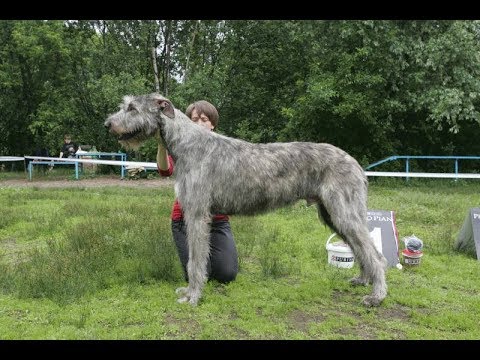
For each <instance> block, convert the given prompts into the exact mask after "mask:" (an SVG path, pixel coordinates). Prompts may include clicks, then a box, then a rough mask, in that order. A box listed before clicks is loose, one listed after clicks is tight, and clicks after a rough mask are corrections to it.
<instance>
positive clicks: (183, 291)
mask: <svg viewBox="0 0 480 360" xmlns="http://www.w3.org/2000/svg"><path fill="white" fill-rule="evenodd" d="M187 293H188V287H179V288H176V289H175V294H177V295H178V296H181V297H184V296H185V295H186V294H187Z"/></svg>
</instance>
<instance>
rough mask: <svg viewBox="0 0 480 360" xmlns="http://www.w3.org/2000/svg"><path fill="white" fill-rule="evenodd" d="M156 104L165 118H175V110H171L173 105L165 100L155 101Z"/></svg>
mask: <svg viewBox="0 0 480 360" xmlns="http://www.w3.org/2000/svg"><path fill="white" fill-rule="evenodd" d="M157 104H158V107H159V108H160V111H161V112H162V113H163V114H164V115H165V116H167V117H169V118H170V119H173V118H174V117H175V110H174V108H173V104H172V103H171V102H170V101H168V100H166V99H162V100H160V99H159V100H157Z"/></svg>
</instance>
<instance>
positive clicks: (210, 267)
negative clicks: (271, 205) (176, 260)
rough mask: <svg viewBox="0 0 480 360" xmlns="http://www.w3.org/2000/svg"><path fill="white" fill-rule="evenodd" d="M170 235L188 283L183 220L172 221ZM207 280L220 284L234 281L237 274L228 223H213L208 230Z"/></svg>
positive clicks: (235, 252)
mask: <svg viewBox="0 0 480 360" xmlns="http://www.w3.org/2000/svg"><path fill="white" fill-rule="evenodd" d="M172 234H173V240H174V241H175V245H176V246H177V251H178V255H179V257H180V262H181V263H182V267H183V271H184V273H185V278H186V280H187V281H188V274H187V263H188V243H187V234H186V226H185V223H184V222H183V220H175V221H172ZM207 271H208V279H209V280H210V279H215V280H217V281H219V282H222V283H227V282H230V281H232V280H235V278H236V276H237V272H238V255H237V248H236V247H235V241H234V239H233V234H232V229H231V228H230V223H229V222H228V221H225V220H223V221H213V222H212V224H211V230H210V257H209V259H208V263H207Z"/></svg>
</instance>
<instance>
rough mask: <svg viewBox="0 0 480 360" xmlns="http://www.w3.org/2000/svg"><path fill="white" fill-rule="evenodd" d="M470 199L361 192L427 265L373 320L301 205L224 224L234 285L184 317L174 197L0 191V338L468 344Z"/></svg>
mask: <svg viewBox="0 0 480 360" xmlns="http://www.w3.org/2000/svg"><path fill="white" fill-rule="evenodd" d="M80 186H81V185H80ZM479 193H480V183H478V182H475V181H458V182H455V181H442V180H435V181H426V180H423V181H420V180H417V179H411V180H410V181H409V182H408V183H406V182H404V181H402V180H389V181H387V180H386V179H384V180H382V181H380V180H375V181H371V183H370V190H369V204H368V205H369V208H370V209H384V210H394V211H395V213H396V220H397V228H398V231H399V236H400V238H402V237H404V236H408V235H412V234H415V235H416V236H417V237H418V238H420V239H422V240H423V242H424V254H425V255H424V256H423V258H422V262H421V265H420V266H419V267H417V268H404V269H403V270H398V269H396V268H390V269H389V270H388V272H387V283H388V286H389V293H388V296H387V298H386V299H385V301H384V303H383V304H382V305H381V306H380V307H378V308H373V309H369V308H365V307H363V306H362V305H361V298H362V297H363V296H364V295H367V294H368V293H369V292H370V290H371V288H370V287H351V286H350V285H349V284H348V279H350V278H351V277H353V276H354V275H355V274H357V273H358V270H359V269H358V265H357V264H355V265H354V267H353V268H352V269H339V268H335V267H332V266H330V265H328V263H327V251H326V249H325V243H326V240H327V238H328V236H329V235H330V234H331V232H330V230H329V229H327V228H326V227H324V226H323V225H320V224H319V221H318V218H317V211H316V207H314V206H311V207H307V206H306V203H305V201H300V202H298V203H297V204H295V205H293V206H291V207H288V208H283V209H279V210H277V211H274V212H271V213H268V214H264V215H260V216H256V217H243V216H232V217H231V224H232V228H233V232H234V235H235V239H236V242H237V248H238V252H239V263H240V272H239V274H238V277H237V279H236V281H234V282H232V283H229V284H226V285H225V284H219V283H216V282H214V281H211V282H209V283H207V285H206V286H205V289H204V295H203V299H202V301H201V303H200V305H199V306H197V307H191V306H190V305H188V304H178V303H176V295H175V293H174V290H175V288H177V287H179V286H185V284H186V283H185V281H184V280H183V276H182V272H181V268H180V264H179V261H178V258H177V254H176V251H175V249H174V245H173V241H172V239H171V229H170V210H171V206H172V203H173V199H174V193H173V189H172V188H158V189H156V188H153V189H152V188H148V189H146V188H140V187H139V188H128V189H127V188H117V187H102V188H82V187H78V188H68V189H67V188H61V189H51V188H46V189H40V188H37V187H35V186H34V185H33V186H32V187H22V188H20V187H10V186H9V187H7V186H2V182H1V181H0V204H2V206H1V207H0V339H478V338H480V326H479V321H478V314H479V313H480V290H479V289H480V262H479V261H477V260H476V258H475V257H473V256H472V255H470V254H463V253H458V252H455V251H454V250H453V244H454V242H455V239H456V236H457V234H458V232H459V230H460V228H461V226H462V224H463V221H464V219H465V216H466V215H467V211H468V210H469V209H470V208H472V207H478V206H480V198H479V197H478V194H479ZM400 246H401V248H402V249H403V242H401V241H400Z"/></svg>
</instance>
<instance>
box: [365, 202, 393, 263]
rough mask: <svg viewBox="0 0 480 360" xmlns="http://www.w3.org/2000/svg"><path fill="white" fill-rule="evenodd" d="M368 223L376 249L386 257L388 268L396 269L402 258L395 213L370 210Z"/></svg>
mask: <svg viewBox="0 0 480 360" xmlns="http://www.w3.org/2000/svg"><path fill="white" fill-rule="evenodd" d="M367 222H368V230H369V231H370V237H371V238H372V241H373V243H374V244H375V247H376V248H377V250H378V251H380V252H381V253H382V254H383V256H385V258H386V259H387V261H388V266H391V267H396V266H397V264H399V263H400V258H399V250H398V231H397V227H396V225H395V213H394V212H393V211H390V210H368V211H367Z"/></svg>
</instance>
